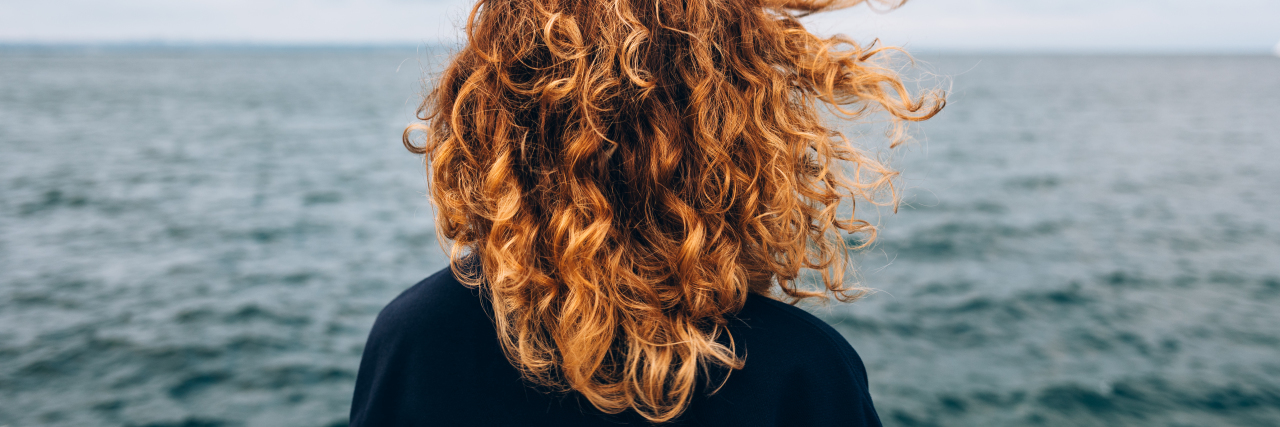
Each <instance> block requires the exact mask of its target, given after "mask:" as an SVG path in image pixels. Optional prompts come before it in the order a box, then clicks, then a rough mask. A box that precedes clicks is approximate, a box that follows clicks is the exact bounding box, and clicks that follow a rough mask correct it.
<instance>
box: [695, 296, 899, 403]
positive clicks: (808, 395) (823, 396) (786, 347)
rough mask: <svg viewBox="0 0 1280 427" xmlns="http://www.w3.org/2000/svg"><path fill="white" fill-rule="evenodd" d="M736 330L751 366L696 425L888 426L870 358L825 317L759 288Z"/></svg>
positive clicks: (729, 382)
mask: <svg viewBox="0 0 1280 427" xmlns="http://www.w3.org/2000/svg"><path fill="white" fill-rule="evenodd" d="M728 330H729V337H728V338H730V339H732V341H733V345H734V347H735V351H736V352H737V353H738V354H739V355H740V356H742V357H743V362H744V364H743V367H742V369H738V370H734V371H733V372H732V373H730V374H729V375H728V376H727V377H726V379H725V380H724V382H723V384H722V385H721V386H720V387H719V388H718V389H716V392H715V393H713V394H712V395H711V396H709V397H708V398H707V400H706V401H705V402H704V403H703V405H702V407H701V409H695V410H694V412H696V414H695V415H694V417H695V418H696V421H695V422H694V423H695V424H698V423H703V424H709V425H798V426H799V425H803V426H828V425H830V426H835V425H848V426H879V425H880V420H879V418H878V417H877V415H876V412H875V408H874V406H873V405H872V402H871V395H870V393H869V390H868V388H867V372H866V368H865V367H864V366H863V363H862V359H861V358H859V357H858V353H857V352H856V351H854V349H853V346H852V345H850V344H849V341H848V340H846V339H845V338H844V336H842V335H841V334H840V333H839V332H837V331H836V330H835V329H834V328H832V327H831V326H830V325H828V324H827V323H826V322H824V321H822V319H819V318H818V317H817V316H814V315H813V314H810V313H809V312H806V311H805V310H803V309H801V308H799V307H796V306H793V305H790V304H786V303H783V302H780V301H777V300H774V299H771V298H769V297H766V296H763V295H756V294H752V295H751V296H749V297H748V298H747V303H746V304H745V305H744V306H743V308H742V310H740V311H739V312H738V313H737V314H736V315H735V316H733V317H732V318H730V320H729V325H728ZM695 408H697V407H696V406H695ZM725 420H728V421H729V422H723V421H725Z"/></svg>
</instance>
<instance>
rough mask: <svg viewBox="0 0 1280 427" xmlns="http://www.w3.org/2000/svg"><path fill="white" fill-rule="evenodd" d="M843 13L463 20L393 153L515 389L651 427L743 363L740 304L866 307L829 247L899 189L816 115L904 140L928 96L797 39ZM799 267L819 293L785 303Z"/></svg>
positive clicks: (841, 47) (664, 8) (577, 11)
mask: <svg viewBox="0 0 1280 427" xmlns="http://www.w3.org/2000/svg"><path fill="white" fill-rule="evenodd" d="M859 2H860V1H846V2H839V1H831V0H828V1H761V0H485V1H481V2H480V4H478V5H476V7H475V8H474V9H473V10H472V12H471V15H470V17H469V18H468V22H467V25H466V37H467V40H466V44H465V45H464V46H463V47H462V48H461V50H460V51H459V52H457V54H456V55H455V56H454V57H453V58H452V61H451V62H450V63H449V64H448V66H447V68H446V69H445V70H444V71H443V73H442V75H441V76H440V77H439V80H438V81H437V82H436V83H435V87H434V89H433V90H432V92H431V93H430V95H429V96H428V98H427V99H426V100H425V101H424V102H423V104H422V106H421V107H420V111H419V114H420V116H419V117H420V118H421V119H423V120H424V121H425V123H423V124H418V125H414V126H411V127H410V128H409V129H408V130H406V133H405V144H406V146H407V147H409V149H410V150H411V151H414V152H416V153H423V154H426V157H427V164H428V168H429V171H430V172H429V173H430V180H431V181H430V194H431V198H432V199H433V201H434V202H435V204H436V206H437V209H438V218H437V225H438V229H439V230H438V231H439V234H440V236H442V237H444V238H446V239H448V240H450V241H452V242H453V246H452V251H451V255H450V256H451V258H452V259H453V260H454V261H455V263H454V265H455V270H459V269H460V268H459V267H460V265H459V264H458V263H457V262H456V261H458V260H459V259H460V257H461V256H462V255H463V253H465V252H474V253H476V254H477V255H479V259H480V264H481V266H482V269H481V271H482V272H483V277H479V275H474V273H475V272H474V271H472V272H467V271H458V272H459V273H460V275H462V276H463V277H469V279H468V280H469V281H471V282H472V283H473V284H481V283H480V282H481V281H483V284H482V286H483V287H484V288H485V289H486V290H487V292H488V294H489V296H490V297H491V301H492V306H493V313H494V317H495V322H496V326H497V330H498V335H499V337H500V339H501V342H502V345H503V347H504V349H505V351H506V352H507V355H508V357H509V358H510V359H511V361H512V363H513V364H514V365H515V366H517V367H518V368H520V369H521V371H522V372H523V373H524V375H525V377H526V378H527V379H529V380H531V381H533V382H535V383H538V384H541V385H544V386H552V387H556V388H558V389H561V390H567V389H572V390H575V391H577V392H580V393H581V394H582V395H583V396H585V397H586V398H587V399H589V400H590V401H591V403H593V404H594V405H595V406H596V407H597V408H599V409H601V410H603V411H605V412H610V413H616V412H620V411H624V410H626V409H628V408H632V409H634V410H636V411H638V412H639V413H640V414H641V415H643V416H645V417H646V418H649V419H650V420H653V421H665V420H668V419H671V418H673V417H675V416H677V415H679V413H680V412H681V411H683V410H684V408H685V407H686V406H687V405H688V402H689V400H690V396H691V394H692V392H693V390H694V389H695V383H696V382H697V378H699V372H700V371H705V369H703V368H706V367H708V366H709V365H719V366H725V367H731V368H732V367H740V366H742V363H743V361H742V360H740V358H739V357H738V356H736V355H735V353H734V351H733V349H732V348H730V346H731V344H728V343H730V342H731V340H730V339H729V337H724V336H722V335H724V333H725V329H724V325H725V316H726V315H730V314H732V313H734V312H735V311H736V310H738V309H739V308H741V306H742V304H743V303H744V302H745V301H746V297H747V295H748V293H750V292H756V293H761V294H770V293H773V294H775V295H777V296H780V297H784V298H790V299H793V300H795V299H800V298H805V297H810V296H823V295H828V294H831V295H834V296H836V297H837V298H839V299H842V300H849V299H853V298H856V297H857V296H859V295H860V291H859V290H858V289H857V288H851V287H846V285H845V284H844V266H845V264H846V262H847V251H848V249H849V248H848V247H847V245H846V243H845V239H844V238H843V236H841V234H843V233H866V235H867V238H864V239H863V240H864V241H865V242H870V241H871V240H873V239H874V236H875V234H874V231H875V229H874V228H873V227H872V226H871V224H869V223H867V222H866V221H863V220H859V219H855V218H854V217H853V216H852V215H851V214H850V213H848V206H849V205H850V203H849V202H852V201H853V200H854V199H855V198H857V199H862V200H864V201H873V202H874V201H875V200H877V197H880V198H883V197H881V196H883V195H884V194H882V193H888V197H889V198H890V199H892V197H893V195H892V189H891V187H890V184H891V179H892V178H893V177H894V175H895V172H894V171H892V170H891V169H888V168H887V167H885V166H884V165H882V164H881V163H879V162H877V161H876V160H875V159H874V158H873V157H871V156H868V155H865V154H864V153H863V152H862V151H861V150H859V149H857V148H855V147H854V146H852V145H851V144H850V143H849V141H848V140H846V139H845V138H844V136H843V135H842V134H841V133H839V132H837V131H835V130H834V128H832V127H829V125H828V124H827V123H826V121H825V120H824V117H828V116H830V115H829V114H828V112H831V113H834V116H833V117H840V116H844V117H845V118H857V117H862V116H863V115H865V114H868V113H871V112H875V111H882V112H887V113H888V115H887V117H890V118H891V119H892V120H894V121H895V123H899V124H900V123H901V122H902V121H904V120H923V119H926V118H929V117H931V116H932V115H933V114H935V113H936V112H937V111H938V110H939V109H940V108H942V99H941V97H940V96H933V95H930V96H926V97H921V98H912V97H911V96H910V95H908V93H907V91H906V90H905V89H904V87H903V85H902V83H901V81H900V79H899V78H898V77H897V75H896V74H895V73H893V72H892V71H890V70H888V69H886V68H884V67H881V66H878V65H876V62H877V58H878V56H879V55H877V53H878V52H879V50H875V49H867V48H863V47H861V46H859V45H858V44H856V43H854V42H852V41H850V40H847V39H844V38H839V37H836V38H820V37H817V36H815V35H813V34H811V33H809V32H808V31H806V30H805V29H804V28H803V27H802V25H801V24H800V23H799V22H798V21H797V16H799V15H801V14H806V13H810V12H815V11H820V10H823V9H830V8H836V7H843V6H849V5H852V4H856V3H859ZM414 131H422V133H423V134H424V138H423V139H424V141H423V143H422V144H420V145H415V144H414V143H412V142H411V139H410V137H411V135H412V134H413V133H414ZM894 143H895V144H896V143H897V141H896V140H895V141H894ZM886 190H887V191H886ZM842 202H844V203H846V207H845V208H844V210H845V214H844V215H840V214H838V211H839V210H840V209H841V208H840V206H841V204H842ZM805 269H810V270H815V271H818V272H820V273H821V274H820V275H819V277H821V287H819V288H814V289H815V290H806V289H805V287H803V286H799V285H798V283H797V279H798V278H799V276H800V274H801V272H802V270H805ZM469 274H472V275H470V276H468V275H469Z"/></svg>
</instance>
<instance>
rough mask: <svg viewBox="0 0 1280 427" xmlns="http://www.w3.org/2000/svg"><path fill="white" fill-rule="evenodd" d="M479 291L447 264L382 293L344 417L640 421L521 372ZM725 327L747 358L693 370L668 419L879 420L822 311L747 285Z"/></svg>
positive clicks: (507, 422)
mask: <svg viewBox="0 0 1280 427" xmlns="http://www.w3.org/2000/svg"><path fill="white" fill-rule="evenodd" d="M485 300H486V299H485V298H482V296H481V294H480V290H478V289H475V288H470V287H467V286H464V285H463V284H461V283H460V282H458V280H457V279H456V278H455V277H454V275H453V274H452V272H451V271H450V269H448V268H445V269H444V270H441V271H440V272H438V273H436V274H433V275H431V277H428V278H426V279H424V280H423V281H422V282H419V283H418V284H417V285H414V286H413V287H412V288H409V289H408V290H406V291H405V292H404V293H402V294H401V295H400V296H399V297H397V298H396V299H395V300H393V301H392V302H391V303H390V304H388V305H387V307H386V308H384V309H383V310H382V313H381V314H379V315H378V320H377V322H376V323H375V324H374V326H373V331H372V332H371V333H370V334H369V341H368V344H367V345H366V346H365V349H364V356H363V359H362V360H361V361H360V373H359V375H358V377H357V379H356V390H355V396H354V399H353V402H352V406H351V426H352V427H366V426H557V427H560V426H616V425H645V421H644V419H643V418H641V417H640V416H639V415H638V414H636V413H635V412H634V411H630V410H628V411H626V412H623V413H621V414H617V415H609V414H605V413H603V412H600V411H599V410H597V409H596V408H595V407H594V406H592V405H591V403H590V402H588V401H587V400H586V398H583V397H581V396H579V395H577V394H576V393H569V394H548V393H542V392H540V391H539V390H537V389H535V388H532V387H530V386H529V385H527V384H526V383H525V382H523V381H522V380H521V378H520V374H519V372H518V371H517V370H516V369H515V368H514V367H513V366H511V364H510V362H508V361H507V359H506V358H505V357H504V356H503V353H502V349H501V347H500V346H499V344H498V340H497V334H496V332H495V331H494V326H493V321H492V319H491V318H490V317H489V315H488V314H487V307H488V306H487V305H486V303H485ZM728 329H729V331H730V332H731V333H732V334H733V339H734V342H735V343H736V345H737V350H738V354H739V355H745V356H746V358H745V362H746V365H745V367H744V368H743V369H741V370H738V371H734V372H733V373H732V374H731V375H730V376H729V379H728V381H727V382H725V383H724V386H723V388H721V389H720V390H719V391H718V392H717V393H715V394H712V395H710V396H707V395H706V390H707V389H706V388H705V386H704V384H705V383H706V381H699V384H700V387H702V388H700V389H699V390H698V394H697V395H695V396H694V398H693V400H692V401H691V403H690V405H689V406H688V409H687V410H686V411H685V412H684V413H683V414H682V415H681V416H680V417H679V418H677V419H676V420H675V421H674V422H672V423H669V424H666V425H673V426H786V427H805V426H879V425H880V420H879V418H877V417H876V412H875V409H874V408H872V406H871V396H870V395H869V394H868V393H867V374H866V370H865V369H864V368H863V365H862V360H861V359H860V358H858V354H857V353H856V352H854V350H853V347H851V346H850V345H849V343H848V342H847V341H846V340H845V339H844V337H842V336H841V335H840V334H839V333H837V332H836V331H835V330H834V329H832V328H831V327H830V326H828V325H827V324H826V323H824V322H823V321H821V320H819V319H818V318H816V317H814V316H813V315H810V314H809V313H806V312H805V311H804V310H801V309H799V308H796V307H793V306H791V305H787V304H785V303H782V302H778V301H775V300H772V299H769V298H767V297H764V296H760V295H755V294H752V295H751V296H750V297H749V298H748V299H747V302H746V305H745V306H744V307H743V308H742V310H741V311H740V312H739V313H738V314H737V315H736V316H735V317H733V318H730V324H729V327H728ZM717 379H723V375H721V376H719V377H718V378H717ZM718 384H719V381H718V380H717V381H714V384H713V385H712V387H714V385H718Z"/></svg>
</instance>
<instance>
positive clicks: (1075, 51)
mask: <svg viewBox="0 0 1280 427" xmlns="http://www.w3.org/2000/svg"><path fill="white" fill-rule="evenodd" d="M460 45H461V42H445V41H442V40H424V41H419V42H412V41H267V40H148V39H138V40H101V41H69V40H59V41H47V40H2V39H0V49H45V48H47V49H148V48H151V49H246V50H253V49H262V50H272V49H279V50H292V49H298V50H307V49H353V50H358V49H407V48H414V49H420V48H423V47H425V48H428V49H434V48H442V49H448V48H454V47H458V46H460ZM901 47H903V48H904V49H906V50H907V51H908V52H910V53H911V54H913V55H917V54H923V55H979V54H985V55H1101V56H1111V55H1139V56H1142V55H1150V56H1215V55H1223V56H1280V44H1278V45H1277V46H1276V49H1273V51H1268V50H1267V49H1256V48H1244V47H1228V48H1220V49H1205V48H1200V49H1178V48H1169V47H1164V48H1162V47H1145V48H1143V47H1114V48H1098V47H1055V46H1042V47H1009V46H1006V47H999V46H988V47H954V46H953V47H941V46H935V47H929V46H923V47H912V46H911V44H910V43H907V44H904V45H903V46H901Z"/></svg>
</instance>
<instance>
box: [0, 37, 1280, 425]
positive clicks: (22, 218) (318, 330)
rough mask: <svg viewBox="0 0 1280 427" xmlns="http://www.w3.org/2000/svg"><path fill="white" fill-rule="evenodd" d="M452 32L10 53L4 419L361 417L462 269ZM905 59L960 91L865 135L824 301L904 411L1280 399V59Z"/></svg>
mask: <svg viewBox="0 0 1280 427" xmlns="http://www.w3.org/2000/svg"><path fill="white" fill-rule="evenodd" d="M448 53H449V50H448V49H444V48H440V47H433V46H426V45H423V46H417V47H413V46H406V47H368V48H364V47H359V48H357V47H341V48H324V47H305V48H283V47H199V46H196V47H192V46H187V47H173V46H168V47H166V46H132V47H119V46H117V47H111V46H107V47H103V46H97V47H94V46H89V47H84V46H82V47H57V46H54V47H49V46H43V47H41V46H36V47H31V46H26V47H22V46H17V47H15V46H10V47H5V48H0V426H7V427H19V426H23V427H25V426H138V427H142V426H146V427H179V426H181V427H224V426H225V427H231V426H272V427H288V426H320V427H337V426H344V425H346V419H347V413H348V410H349V408H350V402H351V393H352V388H353V385H354V381H355V375H356V370H357V367H358V365H359V362H360V355H361V351H362V348H363V345H364V340H365V338H366V336H367V334H368V332H369V329H370V326H371V325H372V323H373V320H374V318H375V316H376V315H377V313H378V311H379V310H380V309H381V308H382V307H383V306H384V305H385V304H386V303H387V302H389V301H390V300H391V299H392V298H393V297H395V296H396V295H397V294H398V293H399V292H401V291H403V290H404V289H406V288H408V287H409V286H411V285H412V284H414V283H415V282H417V281H418V280H420V279H421V278H423V277H425V276H427V275H429V274H431V273H433V272H435V271H437V270H438V269H440V268H443V267H445V265H446V261H445V258H444V255H443V253H442V251H441V249H440V247H441V242H439V241H438V240H437V238H436V236H435V234H434V231H433V211H432V208H431V205H430V203H429V202H428V200H427V198H426V196H425V186H426V178H425V174H424V170H423V163H422V159H421V158H420V157H418V156H415V155H413V154H411V153H409V152H407V151H405V149H404V148H403V147H402V146H401V142H400V135H401V132H402V131H403V129H404V127H405V125H407V124H409V123H410V122H412V121H413V120H414V108H415V107H416V105H417V104H418V102H419V101H420V99H421V96H422V93H423V88H424V82H426V81H429V79H430V77H431V75H432V73H434V72H435V71H437V70H438V69H439V66H440V64H441V63H442V61H444V60H446V59H447V57H448ZM917 60H918V61H917V62H916V64H915V68H906V69H904V72H905V73H907V75H909V76H911V77H912V79H913V82H914V83H913V85H915V86H919V87H937V88H941V89H946V90H947V93H948V96H949V103H948V105H947V107H946V109H945V110H944V111H943V112H942V113H941V114H940V115H938V116H937V117H936V118H935V119H933V120H930V121H928V122H924V123H921V124H918V125H915V126H914V127H912V128H911V135H912V137H913V140H912V141H911V142H910V143H908V144H906V145H904V146H902V147H900V148H898V149H896V150H893V151H889V150H888V149H887V147H886V144H885V141H884V138H883V134H882V133H877V132H875V131H863V130H859V129H862V128H860V127H857V126H854V127H851V128H850V129H851V130H850V132H849V134H850V135H851V136H853V137H854V142H855V143H857V144H861V145H863V146H865V147H866V148H865V149H866V150H868V151H870V152H875V153H877V155H881V156H884V157H885V158H890V159H891V161H892V164H893V165H894V166H895V167H896V168H897V169H899V170H901V171H902V175H901V179H900V180H899V182H898V184H897V187H896V188H897V190H898V194H899V195H900V196H901V203H900V204H899V206H898V209H897V212H896V213H894V212H893V208H892V207H888V206H886V207H881V208H878V209H873V208H870V207H866V206H864V205H859V209H860V211H859V212H860V215H867V216H868V217H869V218H873V219H874V221H875V222H876V223H877V224H879V226H880V228H881V233H880V235H879V239H878V240H877V242H876V243H875V244H874V245H873V246H871V247H870V248H869V249H865V250H861V251H858V252H855V253H853V254H852V259H853V261H854V263H855V264H856V266H857V268H858V274H857V276H856V279H857V280H858V283H859V284H861V285H862V286H866V287H869V288H873V289H874V290H875V291H874V292H872V293H871V294H870V295H869V296H867V297H865V298H863V299H861V300H859V301H856V302H854V303H850V304H838V303H831V304H810V305H806V306H805V307H806V309H809V310H812V311H813V312H814V313H815V314H817V315H819V316H820V317H822V318H824V319H825V320H827V321H828V322H829V323H831V324H832V325H834V326H835V327H836V328H837V329H838V330H839V331H840V332H841V333H843V334H844V335H845V337H847V338H848V340H849V341H850V343H852V344H853V346H854V348H856V349H857V351H858V352H859V354H860V355H861V357H862V359H863V360H864V361H865V363H866V365H867V369H868V372H869V377H870V388H871V394H872V396H873V399H874V402H875V406H876V408H877V410H878V411H879V414H880V417H881V419H882V420H883V421H884V424H885V425H887V426H1029V425H1031V426H1274V425H1280V221H1278V218H1280V58H1277V57H1273V56H1263V55H1257V56H1247V55H1236V56H1232V55H1217V56H1176V55H1164V56H1140V55H1102V56H1088V55H1012V54H1005V55H1000V54H976V53H975V54H963V55H958V54H952V55H945V54H921V55H918V56H917ZM855 128H856V129H855ZM748 363H750V361H749V360H748Z"/></svg>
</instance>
